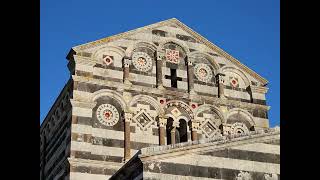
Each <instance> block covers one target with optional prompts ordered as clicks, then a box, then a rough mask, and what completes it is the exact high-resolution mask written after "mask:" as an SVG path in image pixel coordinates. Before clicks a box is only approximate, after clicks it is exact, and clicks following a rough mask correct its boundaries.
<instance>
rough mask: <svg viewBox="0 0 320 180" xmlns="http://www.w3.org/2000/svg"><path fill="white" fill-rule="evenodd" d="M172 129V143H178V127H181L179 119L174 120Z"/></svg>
mask: <svg viewBox="0 0 320 180" xmlns="http://www.w3.org/2000/svg"><path fill="white" fill-rule="evenodd" d="M172 127H173V128H172V130H171V132H170V133H171V144H175V143H176V128H177V127H179V121H173V124H172Z"/></svg>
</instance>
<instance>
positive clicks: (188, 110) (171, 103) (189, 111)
mask: <svg viewBox="0 0 320 180" xmlns="http://www.w3.org/2000/svg"><path fill="white" fill-rule="evenodd" d="M172 106H175V107H180V108H182V109H183V110H184V111H185V112H186V113H187V115H188V116H189V118H188V119H191V120H192V119H193V118H194V113H193V110H192V109H191V107H190V106H189V105H188V104H186V103H185V102H183V101H179V100H171V101H168V102H167V103H166V104H165V106H164V111H165V112H166V110H167V109H168V108H170V107H172Z"/></svg>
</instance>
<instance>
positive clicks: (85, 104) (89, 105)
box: [70, 99, 97, 109]
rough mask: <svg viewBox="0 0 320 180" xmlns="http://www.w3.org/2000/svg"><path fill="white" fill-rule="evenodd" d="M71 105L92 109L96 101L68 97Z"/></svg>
mask: <svg viewBox="0 0 320 180" xmlns="http://www.w3.org/2000/svg"><path fill="white" fill-rule="evenodd" d="M70 102H71V105H72V107H81V108H88V109H92V108H94V107H95V106H96V104H97V103H95V102H83V101H76V100H73V99H70Z"/></svg>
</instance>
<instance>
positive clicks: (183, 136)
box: [176, 119, 188, 143]
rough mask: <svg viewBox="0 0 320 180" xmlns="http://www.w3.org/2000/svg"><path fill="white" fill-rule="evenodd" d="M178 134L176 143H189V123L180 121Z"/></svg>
mask: <svg viewBox="0 0 320 180" xmlns="http://www.w3.org/2000/svg"><path fill="white" fill-rule="evenodd" d="M177 130H178V133H179V134H176V137H177V139H176V143H182V142H187V141H188V131H187V122H186V120H184V119H180V120H179V127H178V128H177Z"/></svg>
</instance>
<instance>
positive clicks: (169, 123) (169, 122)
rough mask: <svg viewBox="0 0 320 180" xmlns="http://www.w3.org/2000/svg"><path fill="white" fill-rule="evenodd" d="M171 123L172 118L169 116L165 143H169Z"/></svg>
mask: <svg viewBox="0 0 320 180" xmlns="http://www.w3.org/2000/svg"><path fill="white" fill-rule="evenodd" d="M172 124H173V119H172V118H171V117H169V118H168V120H167V127H166V129H167V144H168V145H169V144H171V131H172V129H173V127H172Z"/></svg>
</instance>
